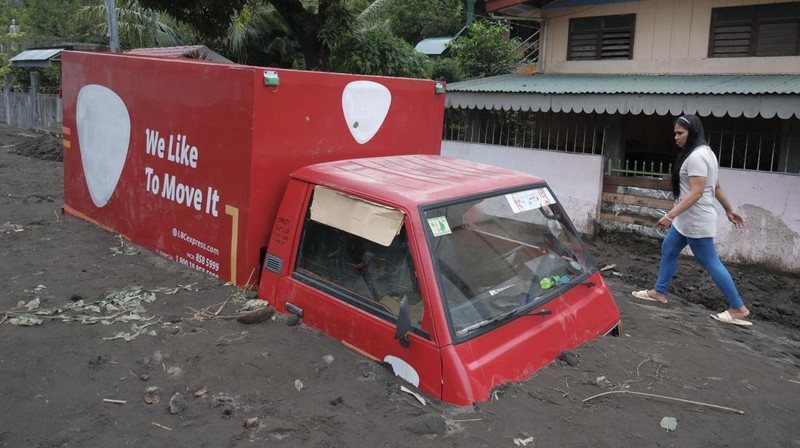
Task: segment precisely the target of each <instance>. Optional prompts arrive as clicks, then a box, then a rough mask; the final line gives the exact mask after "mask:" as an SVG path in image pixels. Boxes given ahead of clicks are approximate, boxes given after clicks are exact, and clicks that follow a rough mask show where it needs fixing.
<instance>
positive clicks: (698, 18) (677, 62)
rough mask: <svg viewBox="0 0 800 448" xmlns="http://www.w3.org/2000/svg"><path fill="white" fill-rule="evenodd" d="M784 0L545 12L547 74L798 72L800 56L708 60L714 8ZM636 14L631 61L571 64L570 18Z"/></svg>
mask: <svg viewBox="0 0 800 448" xmlns="http://www.w3.org/2000/svg"><path fill="white" fill-rule="evenodd" d="M784 1H785V0H760V1H759V0H678V1H675V0H648V1H639V2H625V3H613V4H600V5H596V6H592V7H590V8H587V7H585V6H584V7H576V8H556V9H548V10H544V11H542V17H543V18H544V19H545V21H546V28H547V29H546V38H545V39H546V40H545V42H546V44H545V45H546V48H545V49H544V54H545V56H544V64H543V65H544V67H542V66H541V64H540V71H542V70H543V71H544V72H546V73H625V74H629V73H651V74H667V73H683V74H686V73H692V74H702V73H710V74H719V73H743V74H744V73H800V57H798V56H787V57H770V58H763V57H762V58H708V57H707V56H708V43H709V36H710V32H711V9H712V8H717V7H731V6H745V5H756V4H767V3H780V2H784ZM616 14H636V29H635V32H634V39H633V59H632V60H622V61H621V60H613V61H567V43H568V41H569V19H571V18H578V17H596V16H606V15H616Z"/></svg>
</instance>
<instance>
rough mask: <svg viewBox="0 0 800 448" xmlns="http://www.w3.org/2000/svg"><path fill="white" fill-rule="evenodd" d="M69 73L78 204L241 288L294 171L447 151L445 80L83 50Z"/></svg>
mask: <svg viewBox="0 0 800 448" xmlns="http://www.w3.org/2000/svg"><path fill="white" fill-rule="evenodd" d="M62 77H63V105H64V148H65V150H64V184H65V185H64V187H65V193H64V202H65V204H64V209H65V210H66V211H67V212H68V213H70V214H73V215H76V216H80V217H83V218H85V219H87V220H89V221H92V222H95V223H97V224H99V225H101V226H103V227H106V228H109V229H112V230H113V231H115V232H117V233H120V234H122V235H124V236H125V237H127V238H129V239H131V240H132V241H133V242H135V243H137V244H140V245H142V246H144V247H147V248H150V249H152V250H155V251H157V252H158V253H160V254H162V255H164V256H165V257H167V258H170V259H173V260H175V261H177V262H179V263H181V264H184V265H187V266H191V267H193V268H196V269H198V270H201V271H203V272H206V273H209V274H212V275H215V276H218V277H221V278H224V279H230V280H232V281H233V282H234V283H236V284H245V283H254V282H256V281H257V276H258V272H259V271H258V269H259V261H260V258H261V257H262V254H263V251H264V248H265V247H266V245H267V238H268V235H269V234H270V230H271V227H272V222H273V219H274V218H275V214H276V211H277V208H278V205H279V202H280V200H281V197H282V195H283V191H284V188H285V186H286V183H287V181H288V175H289V173H291V172H292V171H294V170H295V169H297V168H299V167H301V166H305V165H309V164H312V163H317V162H325V161H331V160H338V159H351V158H361V157H369V156H384V155H400V154H438V153H439V150H440V146H441V125H442V119H443V113H444V95H443V94H441V93H437V89H436V83H435V82H433V81H427V80H412V79H397V78H385V77H374V76H356V75H344V74H332V73H320V72H305V71H296V70H276V69H265V68H260V67H251V66H242V65H230V64H218V63H209V62H203V61H196V60H176V59H162V58H156V57H142V56H132V55H119V54H102V53H80V52H64V53H63V56H62Z"/></svg>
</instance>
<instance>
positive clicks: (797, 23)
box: [708, 2, 800, 58]
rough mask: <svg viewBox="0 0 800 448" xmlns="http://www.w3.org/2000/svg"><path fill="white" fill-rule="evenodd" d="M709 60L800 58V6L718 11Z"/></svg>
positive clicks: (777, 5)
mask: <svg viewBox="0 0 800 448" xmlns="http://www.w3.org/2000/svg"><path fill="white" fill-rule="evenodd" d="M708 46H709V49H708V56H709V57H712V58H738V57H751V56H762V57H763V56H797V55H800V3H797V2H794V3H774V4H769V5H751V6H738V7H733V8H714V9H712V13H711V37H710V39H709V45H708Z"/></svg>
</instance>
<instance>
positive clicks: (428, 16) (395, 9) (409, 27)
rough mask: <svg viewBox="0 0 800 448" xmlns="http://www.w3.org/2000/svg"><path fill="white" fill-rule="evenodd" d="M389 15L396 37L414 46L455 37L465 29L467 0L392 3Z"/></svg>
mask: <svg viewBox="0 0 800 448" xmlns="http://www.w3.org/2000/svg"><path fill="white" fill-rule="evenodd" d="M385 14H386V15H387V16H388V17H389V24H390V25H389V26H390V28H391V30H392V32H393V33H394V34H396V35H397V36H399V37H401V38H403V39H404V40H405V41H406V42H408V43H410V44H411V45H416V44H417V43H419V42H420V41H421V40H422V39H426V38H428V37H447V36H455V35H456V33H458V31H459V30H460V29H461V28H463V27H464V22H465V17H464V0H389V4H388V6H387V8H386V12H385Z"/></svg>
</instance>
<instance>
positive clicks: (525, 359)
mask: <svg viewBox="0 0 800 448" xmlns="http://www.w3.org/2000/svg"><path fill="white" fill-rule="evenodd" d="M587 280H588V281H591V282H594V283H595V286H586V285H581V284H579V285H575V286H574V287H573V288H571V289H570V290H568V291H566V292H565V293H564V294H563V295H561V296H558V297H556V298H555V299H553V300H551V301H549V302H547V303H545V304H544V305H542V306H541V307H539V308H536V309H533V310H531V311H530V312H529V313H528V314H524V315H521V316H519V317H517V318H516V319H514V320H512V321H510V322H507V323H506V324H504V325H501V326H500V327H498V328H495V329H493V330H491V331H489V332H487V333H484V334H482V335H479V336H477V337H475V338H472V339H470V340H468V341H465V342H462V343H459V344H454V345H451V346H448V347H444V348H443V349H442V364H443V372H442V373H443V375H442V378H443V384H442V399H443V400H444V401H446V402H449V403H454V404H458V405H471V404H473V403H475V402H480V401H485V400H487V399H489V397H490V395H491V392H492V389H493V388H494V387H496V386H499V385H501V384H504V383H507V382H515V381H519V380H521V379H523V378H526V377H528V376H529V375H531V374H532V373H534V372H535V371H537V370H538V369H540V368H541V367H543V366H545V365H546V364H548V363H550V362H552V361H553V360H555V359H556V357H558V355H559V353H561V352H562V351H563V350H567V349H572V348H574V347H576V346H578V345H581V344H583V343H584V342H587V341H589V340H591V339H594V338H595V337H597V336H601V335H604V334H606V333H608V332H609V331H611V330H612V329H613V328H614V327H615V326H616V325H618V323H619V320H620V318H619V311H618V309H617V306H616V303H615V302H614V299H613V297H612V296H611V294H610V293H609V291H608V288H607V287H606V284H605V282H604V281H603V279H602V277H601V276H600V274H599V273H595V274H594V275H593V276H592V277H590V278H589V279H587ZM542 310H550V311H551V312H552V314H549V315H536V313H537V312H539V311H542Z"/></svg>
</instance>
